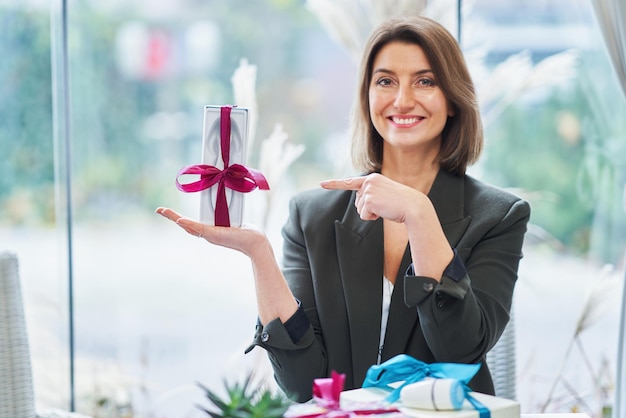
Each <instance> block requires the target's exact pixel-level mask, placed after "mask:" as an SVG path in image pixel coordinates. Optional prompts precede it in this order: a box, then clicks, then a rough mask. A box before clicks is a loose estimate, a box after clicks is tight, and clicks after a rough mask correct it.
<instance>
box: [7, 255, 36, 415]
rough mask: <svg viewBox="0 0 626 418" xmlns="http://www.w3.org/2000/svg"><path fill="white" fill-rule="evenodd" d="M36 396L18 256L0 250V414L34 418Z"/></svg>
mask: <svg viewBox="0 0 626 418" xmlns="http://www.w3.org/2000/svg"><path fill="white" fill-rule="evenodd" d="M36 416H37V415H36V412H35V396H34V390H33V377H32V369H31V361H30V349H29V346H28V338H27V332H26V319H25V317H24V305H23V301H22V292H21V288H20V280H19V273H18V262H17V256H16V255H15V254H13V253H10V252H2V253H0V418H16V417H20V418H35V417H36Z"/></svg>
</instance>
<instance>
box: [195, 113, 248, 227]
mask: <svg viewBox="0 0 626 418" xmlns="http://www.w3.org/2000/svg"><path fill="white" fill-rule="evenodd" d="M221 109H222V108H221V107H220V106H205V107H204V124H203V128H202V160H201V161H202V164H206V165H209V166H213V167H217V168H218V169H220V170H223V169H224V161H223V159H222V147H221V144H220V122H221V119H222V118H221ZM247 138H248V109H246V108H243V107H233V108H232V109H231V111H230V155H229V162H230V164H241V165H244V164H245V163H246V142H247ZM225 192H226V204H227V205H228V216H229V219H230V224H231V225H233V226H241V224H242V222H243V200H244V199H243V193H241V192H238V191H235V190H232V189H227V190H225ZM216 205H217V187H211V188H209V189H205V190H203V191H202V192H200V222H203V223H207V224H209V225H215V206H216Z"/></svg>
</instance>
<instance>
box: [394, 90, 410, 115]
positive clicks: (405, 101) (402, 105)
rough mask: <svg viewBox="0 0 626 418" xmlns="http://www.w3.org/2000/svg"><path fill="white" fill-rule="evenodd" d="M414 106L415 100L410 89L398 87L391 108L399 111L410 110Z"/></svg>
mask: <svg viewBox="0 0 626 418" xmlns="http://www.w3.org/2000/svg"><path fill="white" fill-rule="evenodd" d="M414 106H415V98H414V97H413V94H412V92H411V89H410V87H405V86H400V87H399V88H398V90H397V92H396V99H395V100H394V102H393V107H395V108H396V109H398V110H399V111H404V110H410V109H412V108H413V107H414Z"/></svg>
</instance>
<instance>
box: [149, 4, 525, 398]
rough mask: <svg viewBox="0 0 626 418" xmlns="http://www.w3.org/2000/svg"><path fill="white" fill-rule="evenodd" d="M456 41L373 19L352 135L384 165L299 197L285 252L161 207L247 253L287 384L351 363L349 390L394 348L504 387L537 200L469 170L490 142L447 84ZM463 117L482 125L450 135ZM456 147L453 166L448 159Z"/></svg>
mask: <svg viewBox="0 0 626 418" xmlns="http://www.w3.org/2000/svg"><path fill="white" fill-rule="evenodd" d="M433 45H437V46H438V48H441V49H442V55H441V56H437V55H434V52H433V51H434V49H435V48H434V47H433ZM446 47H447V48H448V49H446ZM460 56H461V50H460V48H459V46H458V45H457V44H456V42H455V41H454V38H453V37H452V36H451V35H450V33H449V32H448V31H447V30H446V29H445V28H444V27H443V26H442V25H440V24H438V23H437V22H435V21H434V20H431V19H428V18H426V17H420V16H412V17H408V18H403V19H402V18H397V19H391V20H389V21H386V22H384V23H383V24H381V25H380V26H379V27H377V28H376V29H375V30H374V32H373V34H372V36H371V37H370V41H369V42H368V43H367V46H366V48H365V52H364V55H363V59H362V60H363V63H364V64H363V65H362V67H361V68H363V69H364V71H362V72H361V74H360V79H359V83H360V86H361V91H364V90H365V89H366V88H367V91H368V94H367V95H366V96H365V95H363V96H357V103H355V106H354V107H355V109H360V110H363V111H364V113H363V114H359V113H357V114H356V115H355V119H356V120H357V121H360V122H361V123H362V124H364V123H365V122H363V121H364V120H367V121H368V122H367V124H368V125H369V126H370V129H369V130H368V135H367V136H364V137H361V136H354V137H353V141H354V142H353V144H354V145H355V147H360V148H361V149H363V148H365V149H366V150H374V152H370V154H371V155H372V156H373V158H376V159H377V160H376V161H375V163H376V164H377V166H378V167H379V170H378V171H370V172H366V173H364V175H363V176H360V177H351V178H348V179H344V180H330V181H325V182H322V184H321V186H322V189H317V190H310V191H307V192H303V193H300V194H298V195H296V196H295V197H294V198H292V200H291V203H290V214H289V218H288V220H287V222H286V224H285V225H284V227H283V230H282V233H283V238H284V243H283V256H284V259H283V262H282V266H280V264H279V262H278V260H277V259H276V258H275V256H274V251H273V250H272V245H271V243H270V242H269V240H268V239H267V238H266V237H265V235H264V234H263V233H261V232H260V231H255V230H254V229H251V228H249V227H242V228H237V227H230V228H223V227H215V226H211V225H206V224H202V223H200V222H197V221H194V220H192V219H188V218H185V217H183V216H181V215H180V214H179V213H177V212H175V211H173V210H171V209H165V208H160V209H158V212H159V213H160V214H162V215H163V216H165V217H166V218H168V219H169V220H171V221H174V222H175V223H176V224H177V225H178V226H180V227H182V229H184V230H185V231H186V232H188V233H191V234H192V235H198V233H199V232H201V234H200V235H201V236H202V237H203V238H205V239H206V240H207V241H209V242H210V243H212V244H215V245H219V246H223V247H227V248H230V249H235V250H237V251H239V252H241V253H243V254H245V255H246V256H248V257H249V258H250V261H251V263H252V267H253V272H254V279H255V291H256V299H257V308H258V318H259V322H258V324H257V327H256V332H255V339H254V342H253V345H252V347H253V346H260V347H262V348H264V349H265V350H266V351H267V352H268V356H269V359H270V362H271V363H272V366H273V368H274V375H275V378H276V381H277V382H278V384H279V386H280V387H281V389H282V390H283V391H284V392H285V393H286V394H287V395H289V396H291V397H293V398H294V399H295V400H297V401H299V402H305V401H308V400H310V399H311V397H312V392H311V391H312V388H313V381H314V380H315V379H316V378H325V377H328V376H330V375H331V372H333V371H335V372H338V373H342V374H345V375H346V380H345V385H344V388H345V389H352V388H355V387H359V386H360V384H361V382H363V379H364V377H365V373H366V371H367V370H368V369H369V367H370V366H371V365H373V364H376V363H380V362H383V361H386V360H388V359H390V358H392V357H394V356H396V355H398V354H408V355H410V356H412V357H415V358H417V359H419V360H421V361H424V362H429V363H431V362H455V363H478V364H481V368H480V370H479V372H478V373H477V375H476V376H475V377H474V378H473V379H472V381H471V382H470V383H469V386H470V387H471V388H472V389H473V390H474V391H479V392H484V393H490V394H493V393H494V387H493V382H492V379H491V376H490V373H489V369H488V366H487V364H486V361H485V355H486V354H487V352H488V351H489V350H491V348H492V347H493V346H494V345H495V344H496V342H497V341H498V338H499V336H500V335H501V334H502V332H503V330H504V327H505V326H506V324H507V323H508V320H509V310H510V308H511V302H512V297H513V289H514V286H515V282H516V280H517V269H518V266H519V261H520V259H521V257H522V254H521V247H522V242H523V237H524V233H525V232H526V225H527V222H528V220H529V217H530V208H529V206H528V204H527V203H526V202H525V201H523V200H522V199H520V198H518V197H516V196H514V195H513V194H511V193H508V192H505V191H503V190H500V189H497V188H495V187H493V186H489V185H487V184H485V183H481V182H479V181H477V180H475V179H473V178H472V177H469V176H467V175H466V174H465V167H466V165H467V164H468V163H470V162H472V161H473V160H474V159H475V158H476V157H477V156H478V155H477V152H476V153H475V154H474V153H469V152H465V153H463V151H464V150H468V149H475V150H477V149H480V143H481V142H482V131H481V130H480V129H476V127H475V126H469V127H467V128H464V127H462V126H460V124H462V123H463V121H464V120H465V119H466V118H464V117H463V114H464V113H466V112H467V113H470V118H469V119H470V120H473V121H474V122H475V119H472V117H471V116H474V117H475V118H477V115H478V109H477V107H476V105H475V106H474V107H473V108H471V107H469V106H466V107H463V106H456V100H455V99H456V97H454V96H452V95H451V96H452V98H451V99H448V98H447V96H446V89H445V88H442V89H440V88H439V87H438V86H437V84H436V80H437V77H438V74H439V70H440V69H443V68H447V67H448V66H449V65H451V64H452V63H456V62H462V61H463V60H462V59H460V58H459V57H460ZM450 57H454V58H450ZM455 71H456V73H457V74H462V75H465V77H464V78H460V79H459V80H447V81H448V82H450V85H451V86H452V85H454V84H455V81H456V82H458V83H459V84H464V85H465V86H466V89H467V90H468V91H469V92H470V93H472V92H473V87H472V80H471V78H470V77H469V72H468V71H467V69H465V68H464V69H461V70H458V69H457V70H455ZM425 72H426V74H432V76H431V79H430V81H431V82H432V83H429V82H426V80H428V79H426V76H425ZM448 73H454V71H448ZM444 86H445V84H444ZM425 89H426V90H428V91H427V92H426V93H425V94H424V93H423V90H425ZM361 97H364V98H365V102H364V103H363V102H358V100H360V99H361ZM472 97H473V95H470V99H471V98H472ZM468 102H469V103H474V104H475V103H476V100H468ZM468 108H469V111H468V110H467V109H468ZM357 112H358V111H357ZM457 117H458V118H457ZM407 120H413V122H412V123H406V121H407ZM398 121H402V122H400V123H398ZM456 131H466V132H473V134H474V135H473V136H470V137H454V136H450V132H456ZM363 144H365V145H363ZM442 144H446V150H442ZM469 144H472V145H473V147H472V146H471V145H469ZM449 149H453V152H452V153H453V154H457V160H456V161H457V163H458V166H457V167H456V171H451V170H450V169H449V167H448V166H447V164H446V163H447V161H448V157H449V156H448V155H445V154H444V152H445V151H447V150H449ZM457 150H460V151H457ZM357 168H358V169H362V167H358V166H357ZM391 288H393V290H391ZM386 289H388V290H387V291H385V290H386Z"/></svg>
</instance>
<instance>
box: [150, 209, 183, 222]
mask: <svg viewBox="0 0 626 418" xmlns="http://www.w3.org/2000/svg"><path fill="white" fill-rule="evenodd" d="M155 212H156V213H158V214H159V215H161V216H163V217H165V218H167V219H169V220H170V221H174V222H176V221H177V220H179V219H180V218H182V215H180V214H179V213H178V212H175V211H173V210H172V209H169V208H163V207H159V208H157V209H156V211H155Z"/></svg>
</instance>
